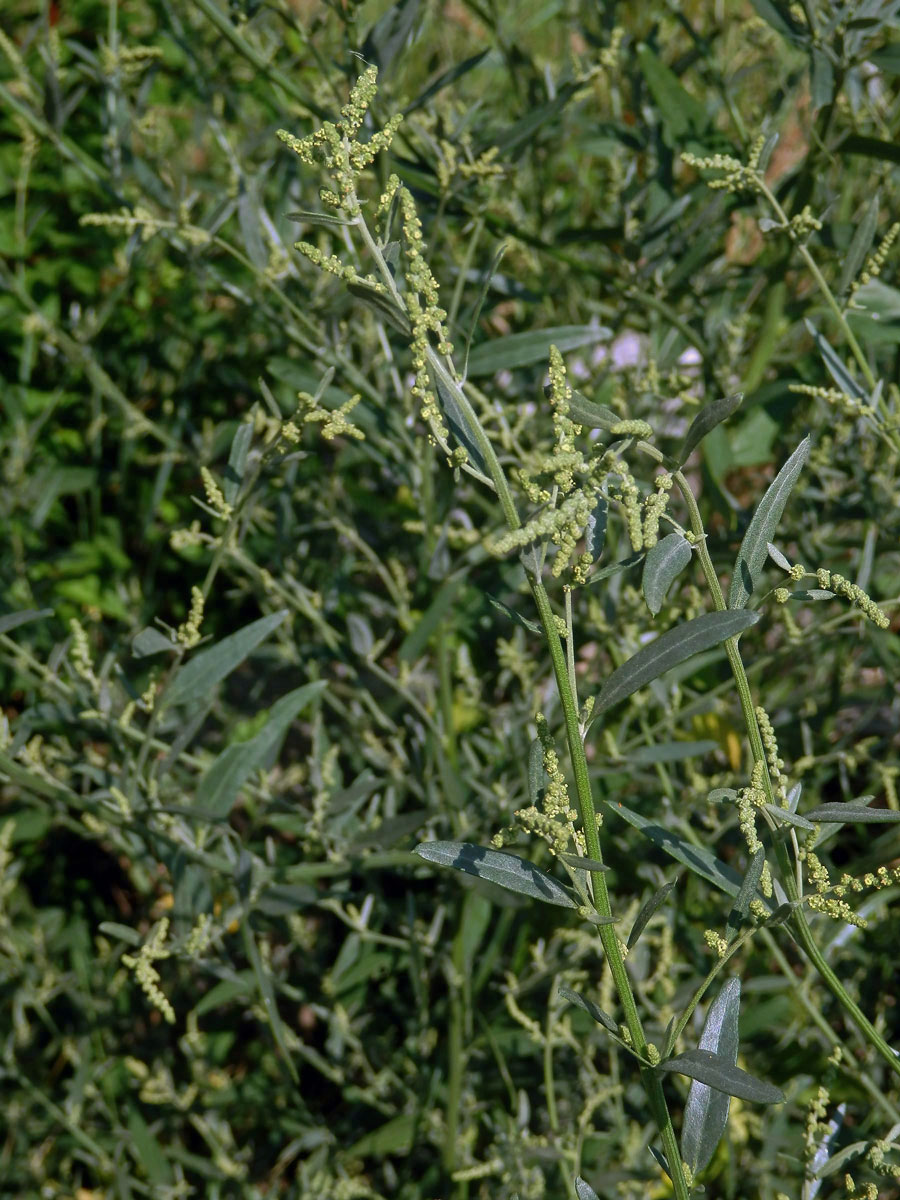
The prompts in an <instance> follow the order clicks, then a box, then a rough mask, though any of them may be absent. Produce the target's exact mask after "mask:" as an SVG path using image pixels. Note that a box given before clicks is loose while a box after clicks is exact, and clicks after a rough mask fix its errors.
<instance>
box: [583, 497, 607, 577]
mask: <svg viewBox="0 0 900 1200" xmlns="http://www.w3.org/2000/svg"><path fill="white" fill-rule="evenodd" d="M608 516H609V504H608V502H607V500H606V497H605V496H600V497H599V498H598V500H597V503H596V504H595V505H594V511H593V512H592V513H591V515H590V516H589V517H588V523H587V528H586V529H585V531H584V548H585V550H586V551H587V553H588V554H589V555H590V556H591V561H592V562H596V561H597V559H598V558H599V557H600V555H601V554H602V553H603V547H604V546H605V544H606V522H607V518H608Z"/></svg>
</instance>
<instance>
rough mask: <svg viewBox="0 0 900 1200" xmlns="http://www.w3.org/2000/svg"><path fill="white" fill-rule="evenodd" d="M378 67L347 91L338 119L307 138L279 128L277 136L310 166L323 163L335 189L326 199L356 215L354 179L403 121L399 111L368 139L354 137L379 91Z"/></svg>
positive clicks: (362, 76) (357, 213) (352, 215)
mask: <svg viewBox="0 0 900 1200" xmlns="http://www.w3.org/2000/svg"><path fill="white" fill-rule="evenodd" d="M377 78H378V69H377V67H369V68H367V70H365V71H363V73H362V75H360V77H359V79H357V81H356V83H355V84H354V86H353V89H352V90H351V92H350V99H349V100H348V102H347V103H346V104H345V105H344V107H343V108H342V109H341V117H340V120H339V121H338V122H337V123H335V122H333V121H326V122H325V123H324V124H323V125H322V127H321V128H320V129H317V130H316V131H315V132H314V133H311V134H308V135H307V136H306V137H302V138H298V137H295V136H294V134H292V133H288V131H287V130H286V129H279V130H278V136H279V138H281V140H282V141H283V142H284V143H285V145H286V146H289V147H290V149H291V150H293V151H294V153H295V154H296V155H297V156H298V157H299V158H300V161H301V162H304V163H307V164H308V165H310V166H312V165H314V164H315V163H323V164H324V165H325V167H326V168H327V170H328V171H329V172H330V174H331V176H332V178H333V180H334V182H335V185H336V190H335V191H334V192H332V195H331V197H330V199H329V203H331V204H332V205H333V206H334V207H335V208H342V209H344V210H345V211H346V212H347V213H348V214H349V215H350V216H351V217H356V216H359V214H360V206H359V200H358V199H357V196H356V180H357V177H358V175H359V173H360V172H361V171H363V170H365V168H366V167H367V166H369V165H370V164H371V163H372V162H373V161H374V159H375V155H376V154H378V152H379V151H381V150H386V149H387V148H388V146H390V144H391V142H392V140H393V137H394V134H395V133H396V131H397V128H398V127H399V125H400V122H401V121H402V120H403V117H402V114H399V113H398V114H397V115H396V116H394V117H392V118H391V119H390V121H388V123H387V124H386V125H385V127H384V128H383V129H382V130H380V131H378V132H377V133H374V134H373V135H372V137H371V138H370V139H369V140H368V141H367V142H361V141H358V140H357V137H356V135H357V134H358V133H359V131H360V129H361V128H362V124H363V121H364V120H365V118H366V113H367V112H368V109H369V105H370V104H371V103H372V101H373V100H374V98H375V94H376V92H377V90H378V85H377Z"/></svg>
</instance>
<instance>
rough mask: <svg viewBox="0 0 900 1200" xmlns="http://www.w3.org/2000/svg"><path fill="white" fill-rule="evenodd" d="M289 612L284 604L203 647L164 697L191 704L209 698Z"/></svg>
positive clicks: (183, 668)
mask: <svg viewBox="0 0 900 1200" xmlns="http://www.w3.org/2000/svg"><path fill="white" fill-rule="evenodd" d="M287 615H288V610H287V609H286V608H282V609H280V610H279V611H278V612H276V613H272V614H271V615H270V616H268V617H260V619H259V620H258V621H253V622H252V623H251V624H250V625H245V626H244V628H243V629H239V630H238V632H237V633H232V634H230V635H229V636H228V637H226V638H223V639H222V641H221V642H217V643H216V644H215V645H214V646H210V647H209V649H208V650H202V651H201V652H200V653H199V654H198V655H196V657H194V658H192V659H191V660H190V662H188V663H186V664H185V665H184V666H183V667H182V668H181V669H180V670H179V672H178V674H177V675H176V676H175V679H174V680H173V682H172V686H171V687H170V688H169V690H168V692H167V693H166V694H165V695H164V697H163V703H164V704H165V705H170V704H188V703H191V702H192V701H195V700H200V699H206V697H207V696H208V694H209V692H210V691H211V690H212V688H214V687H215V686H216V684H217V683H221V681H222V680H223V679H224V678H225V677H226V675H230V674H231V672H232V671H233V670H234V669H235V667H238V666H240V664H241V663H242V662H243V661H244V659H245V658H246V657H247V655H248V654H251V653H252V652H253V651H254V650H255V649H256V647H257V646H258V645H259V644H260V642H263V641H265V639H266V638H267V637H268V636H269V634H270V633H273V632H274V631H275V630H276V629H277V628H278V626H279V625H282V624H283V623H284V620H285V618H286V617H287Z"/></svg>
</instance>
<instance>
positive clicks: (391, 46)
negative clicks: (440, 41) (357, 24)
mask: <svg viewBox="0 0 900 1200" xmlns="http://www.w3.org/2000/svg"><path fill="white" fill-rule="evenodd" d="M419 4H420V0H397V3H396V4H393V5H392V6H391V7H390V8H389V9H388V10H387V12H386V13H384V14H383V15H382V16H380V17H379V18H378V20H377V21H376V22H375V24H374V25H373V26H372V28H371V29H370V30H369V32H368V33H367V34H366V39H365V41H364V42H363V45H362V55H361V57H362V59H363V61H364V62H367V63H374V64H375V65H376V66H377V67H378V74H379V76H380V77H382V78H386V77H387V70H388V68H389V67H390V65H391V64H392V63H393V62H394V60H395V59H396V58H397V55H398V54H399V53H400V52H401V50H403V48H404V46H406V43H407V41H408V40H409V37H410V35H411V33H412V30H413V26H414V25H415V22H416V17H417V16H418V13H419Z"/></svg>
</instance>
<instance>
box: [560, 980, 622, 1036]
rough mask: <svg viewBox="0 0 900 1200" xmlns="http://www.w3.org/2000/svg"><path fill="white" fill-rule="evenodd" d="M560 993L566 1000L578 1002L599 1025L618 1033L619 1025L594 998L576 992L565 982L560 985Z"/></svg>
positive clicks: (571, 1002)
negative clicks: (590, 998) (589, 998)
mask: <svg viewBox="0 0 900 1200" xmlns="http://www.w3.org/2000/svg"><path fill="white" fill-rule="evenodd" d="M559 994H560V995H561V996H562V998H563V999H564V1000H568V1001H569V1003H570V1004H577V1005H578V1007H579V1008H581V1009H583V1010H584V1011H585V1012H586V1013H589V1014H590V1015H591V1016H592V1017H593V1018H594V1020H595V1021H596V1022H597V1024H598V1025H602V1026H603V1028H604V1029H606V1030H608V1031H609V1032H610V1033H615V1034H618V1032H619V1027H618V1025H617V1024H616V1023H615V1021H614V1020H613V1019H612V1017H611V1016H610V1015H609V1013H606V1012H604V1011H603V1009H602V1008H599V1007H598V1006H597V1005H596V1004H595V1003H594V1002H593V1000H588V998H587V997H586V996H582V994H581V992H576V991H575V990H574V989H573V988H570V987H569V986H568V984H565V983H561V984H560V985H559Z"/></svg>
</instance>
